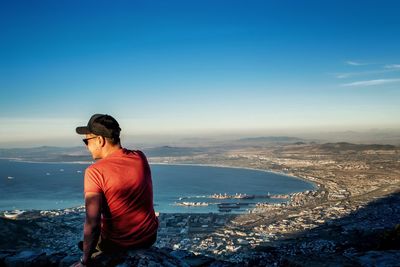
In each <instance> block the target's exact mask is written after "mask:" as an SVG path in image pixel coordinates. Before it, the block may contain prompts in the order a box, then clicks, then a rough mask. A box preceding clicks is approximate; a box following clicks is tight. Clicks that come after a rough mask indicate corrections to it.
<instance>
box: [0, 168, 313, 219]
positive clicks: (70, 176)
mask: <svg viewBox="0 0 400 267" xmlns="http://www.w3.org/2000/svg"><path fill="white" fill-rule="evenodd" d="M87 166H88V165H85V164H76V163H26V162H13V161H8V160H0V210H13V209H23V210H27V209H42V210H44V209H60V208H68V207H75V206H81V205H83V193H82V192H83V173H84V170H85V168H86V167H87ZM151 168H152V174H153V185H154V204H155V210H156V211H160V212H218V206H217V203H221V202H224V203H225V202H234V203H237V202H241V203H242V204H244V203H247V204H244V205H243V206H242V208H241V209H240V210H239V211H238V210H236V209H235V210H232V212H235V211H236V212H245V211H246V209H248V208H251V206H252V204H253V203H255V202H282V201H284V200H280V199H279V200H278V199H265V198H259V199H249V200H237V199H224V200H219V199H212V198H208V196H209V195H212V194H215V193H222V194H224V193H227V194H229V195H233V194H235V193H242V194H249V195H266V194H268V193H270V194H286V193H292V192H301V191H305V190H311V189H313V188H314V185H313V184H311V183H308V182H305V181H303V180H300V179H294V178H291V177H288V176H284V175H278V174H274V173H269V172H262V171H255V170H247V169H237V168H218V167H208V166H207V167H206V166H189V165H151ZM180 198H181V199H180ZM182 201H187V202H207V203H210V204H209V205H208V206H205V207H182V206H177V205H175V203H177V202H182Z"/></svg>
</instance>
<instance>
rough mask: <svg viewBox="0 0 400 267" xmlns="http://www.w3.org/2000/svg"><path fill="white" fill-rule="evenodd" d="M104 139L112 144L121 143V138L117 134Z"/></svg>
mask: <svg viewBox="0 0 400 267" xmlns="http://www.w3.org/2000/svg"><path fill="white" fill-rule="evenodd" d="M104 138H105V139H107V141H108V142H110V143H111V144H113V145H118V144H120V143H121V139H120V138H119V136H114V137H111V138H109V137H104Z"/></svg>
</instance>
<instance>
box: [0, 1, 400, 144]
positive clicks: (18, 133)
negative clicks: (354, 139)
mask: <svg viewBox="0 0 400 267" xmlns="http://www.w3.org/2000/svg"><path fill="white" fill-rule="evenodd" d="M0 5H1V6H0V29H1V35H0V58H1V60H0V89H1V98H0V123H1V124H2V127H1V128H2V129H1V131H0V137H1V138H0V139H1V140H2V141H1V144H5V143H7V142H9V143H13V142H14V143H15V142H17V141H18V140H26V142H28V143H29V142H31V143H32V144H35V143H37V144H40V142H43V141H44V140H49V139H52V140H53V139H54V140H55V141H56V142H57V140H61V139H62V140H64V139H65V140H67V139H68V140H73V138H76V136H74V127H75V126H77V125H83V124H86V123H87V120H88V119H89V117H90V116H91V115H92V114H94V113H108V114H110V115H113V116H114V117H116V118H117V119H118V120H119V121H120V122H121V125H122V128H123V133H124V134H126V135H135V134H138V135H139V134H141V135H149V136H150V135H157V134H159V135H163V134H165V135H174V134H177V135H180V134H184V133H187V134H189V135H190V134H192V135H201V134H206V133H211V132H224V131H225V132H235V131H244V130H245V131H252V130H254V131H261V132H262V131H265V132H266V133H267V132H268V131H272V130H280V131H281V132H282V133H284V132H285V131H286V132H287V133H290V131H293V130H295V129H297V130H298V129H304V130H316V129H317V130H321V129H322V130H323V129H326V130H357V129H368V128H398V127H399V121H398V118H399V115H400V105H399V104H398V103H399V102H400V101H399V100H400V51H399V47H400V20H399V19H398V14H399V12H400V2H398V1H233V0H229V1H218V0H214V1H204V0H202V1H187V0H186V1H61V0H60V1H8V3H6V2H4V1H3V2H2V3H1V4H0ZM38 125H40V127H39V126H38ZM1 144H0V145H1Z"/></svg>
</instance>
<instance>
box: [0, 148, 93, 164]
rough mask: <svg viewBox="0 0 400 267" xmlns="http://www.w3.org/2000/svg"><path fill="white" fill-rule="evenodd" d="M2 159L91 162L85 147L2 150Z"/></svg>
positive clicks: (0, 154)
mask: <svg viewBox="0 0 400 267" xmlns="http://www.w3.org/2000/svg"><path fill="white" fill-rule="evenodd" d="M0 158H8V159H19V160H26V161H37V162H61V161H65V162H71V161H91V160H92V159H91V157H90V154H89V152H88V151H86V149H85V148H84V147H51V146H41V147H33V148H7V149H0Z"/></svg>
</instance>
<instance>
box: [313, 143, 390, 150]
mask: <svg viewBox="0 0 400 267" xmlns="http://www.w3.org/2000/svg"><path fill="white" fill-rule="evenodd" d="M319 147H320V148H321V149H324V150H342V151H344V150H355V151H362V150H392V149H395V148H396V146H394V145H379V144H372V145H364V144H352V143H347V142H339V143H326V144H322V145H319Z"/></svg>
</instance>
